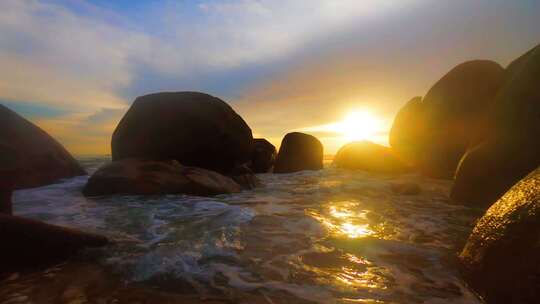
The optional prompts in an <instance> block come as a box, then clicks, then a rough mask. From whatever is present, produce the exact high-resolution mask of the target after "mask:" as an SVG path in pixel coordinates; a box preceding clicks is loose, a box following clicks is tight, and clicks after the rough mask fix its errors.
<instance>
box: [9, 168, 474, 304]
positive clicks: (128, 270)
mask: <svg viewBox="0 0 540 304" xmlns="http://www.w3.org/2000/svg"><path fill="white" fill-rule="evenodd" d="M79 160H80V161H81V163H82V164H83V165H84V166H85V168H86V169H87V171H88V172H93V171H95V170H96V168H98V167H99V166H100V165H102V164H103V163H105V162H107V161H108V160H109V159H108V158H107V157H84V158H80V159H79ZM258 178H259V179H260V180H261V181H262V184H263V186H262V187H260V188H257V189H255V190H250V191H243V192H241V193H237V194H230V195H219V196H215V197H195V196H186V195H159V196H134V195H114V196H104V197H92V198H86V197H84V196H83V195H82V194H81V189H82V188H83V186H84V184H85V182H86V181H87V179H88V176H80V177H75V178H71V179H66V180H63V181H60V182H59V183H57V184H53V185H49V186H46V187H40V188H34V189H27V190H21V191H17V192H16V193H15V195H14V213H15V214H17V215H20V216H24V217H28V218H33V219H38V220H42V221H45V222H47V223H51V224H57V225H63V226H69V227H75V228H79V229H82V230H84V231H90V232H95V233H100V234H103V235H106V236H108V237H109V238H110V239H111V240H113V243H112V244H111V245H109V246H107V247H105V248H101V249H97V250H89V251H87V252H83V253H82V254H81V255H80V256H78V257H76V258H74V259H72V260H70V261H68V262H64V263H62V264H59V265H55V266H52V267H49V268H46V269H41V270H39V271H35V272H30V273H14V274H11V275H9V276H7V277H6V278H3V281H0V302H1V303H199V302H201V303H270V304H272V303H276V304H277V303H480V301H479V300H478V299H477V297H476V296H475V295H474V294H473V293H472V292H471V291H470V290H469V289H468V288H467V287H466V285H465V283H464V282H463V280H462V278H461V277H460V274H459V270H458V269H459V267H458V262H457V254H458V253H459V251H460V249H461V248H462V246H463V244H464V242H465V241H466V239H467V236H468V234H469V233H470V231H471V229H472V225H473V223H474V220H475V218H477V217H478V216H479V215H480V214H479V211H477V210H473V209H470V208H467V207H465V206H462V205H459V204H455V203H452V202H451V201H449V199H448V191H449V188H450V185H451V182H450V181H446V180H436V179H428V178H425V177H421V176H418V175H415V174H409V175H400V176H391V175H381V174H371V173H367V172H362V171H347V170H341V169H337V168H334V167H332V166H331V165H329V164H327V165H326V166H325V169H323V170H320V171H304V172H299V173H293V174H279V175H277V174H276V175H273V174H261V175H258ZM396 183H415V184H417V185H419V186H420V188H421V192H420V194H417V195H403V194H397V193H394V192H393V191H392V185H393V184H396ZM35 254H36V255H39V252H36V253H35Z"/></svg>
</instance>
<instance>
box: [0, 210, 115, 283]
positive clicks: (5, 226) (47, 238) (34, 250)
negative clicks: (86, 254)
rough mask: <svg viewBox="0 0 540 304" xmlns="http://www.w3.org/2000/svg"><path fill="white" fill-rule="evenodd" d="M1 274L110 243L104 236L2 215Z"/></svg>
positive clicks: (44, 263) (39, 264) (59, 259)
mask: <svg viewBox="0 0 540 304" xmlns="http://www.w3.org/2000/svg"><path fill="white" fill-rule="evenodd" d="M0 242H1V243H2V244H4V245H3V246H2V250H0V261H2V263H0V273H1V272H4V271H18V270H22V269H31V268H34V267H37V266H41V265H46V264H49V263H55V262H59V261H61V260H63V259H66V258H68V257H70V256H72V255H74V254H76V253H77V252H78V251H80V250H81V249H83V248H87V247H100V246H104V245H106V244H107V243H108V239H107V238H106V237H104V236H100V235H96V234H92V233H87V232H82V231H78V230H75V229H70V228H64V227H59V226H54V225H49V224H46V223H42V222H39V221H35V220H30V219H25V218H22V217H18V216H11V215H5V214H0Z"/></svg>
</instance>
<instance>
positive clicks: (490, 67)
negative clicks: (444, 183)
mask: <svg viewBox="0 0 540 304" xmlns="http://www.w3.org/2000/svg"><path fill="white" fill-rule="evenodd" d="M503 81H504V69H503V68H502V67H501V66H500V65H499V64H497V63H495V62H492V61H487V60H475V61H468V62H465V63H462V64H460V65H458V66H456V67H455V68H453V69H452V70H451V71H450V72H448V73H447V74H446V75H444V76H443V77H442V78H441V79H440V80H439V81H437V83H435V85H434V86H433V87H432V88H431V89H430V90H429V91H428V93H427V94H426V96H425V97H424V98H423V100H422V102H419V100H418V98H416V99H413V100H412V101H410V102H409V103H408V104H407V105H406V106H405V108H404V109H403V110H402V111H400V114H399V115H398V116H397V117H396V120H395V124H396V126H395V127H393V128H392V132H391V141H390V143H391V144H392V147H393V148H394V149H395V150H396V151H397V152H398V153H399V155H402V157H403V158H404V159H405V160H408V161H410V162H411V163H413V164H415V165H416V166H417V167H418V168H419V169H420V170H421V171H422V172H423V173H425V174H426V175H428V176H432V177H439V178H451V177H453V176H454V173H455V170H456V167H457V165H458V163H459V160H460V159H461V157H462V156H463V154H464V153H465V152H466V150H467V148H468V147H470V146H471V145H475V144H477V143H478V142H480V141H482V140H483V139H484V137H485V134H484V133H485V132H486V130H487V129H488V124H489V117H490V114H491V107H492V104H493V102H494V99H495V95H496V94H497V92H498V90H499V88H500V87H501V85H502V83H503Z"/></svg>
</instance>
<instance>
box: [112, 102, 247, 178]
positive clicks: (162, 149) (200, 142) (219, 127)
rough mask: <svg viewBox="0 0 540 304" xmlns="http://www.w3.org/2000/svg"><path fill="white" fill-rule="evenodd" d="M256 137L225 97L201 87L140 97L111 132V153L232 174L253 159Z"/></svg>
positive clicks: (114, 155) (124, 157)
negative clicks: (188, 90) (208, 93)
mask: <svg viewBox="0 0 540 304" xmlns="http://www.w3.org/2000/svg"><path fill="white" fill-rule="evenodd" d="M252 144H253V137H252V134H251V129H250V128H249V127H248V125H247V124H246V123H245V121H244V120H243V119H242V117H240V116H239V115H238V114H236V112H235V111H234V110H233V109H232V108H231V107H230V106H229V105H228V104H227V103H225V102H224V101H223V100H221V99H219V98H216V97H213V96H210V95H207V94H203V93H198V92H171V93H156V94H150V95H145V96H142V97H138V98H137V99H136V100H135V102H134V103H133V105H132V106H131V108H130V109H129V110H128V112H127V113H126V114H125V116H124V117H123V118H122V120H121V121H120V123H119V124H118V126H117V127H116V130H115V131H114V133H113V136H112V143H111V148H112V158H113V160H121V159H126V158H146V159H154V160H167V159H176V160H178V161H179V162H180V163H182V164H184V165H186V166H194V167H200V168H205V169H209V170H213V171H217V172H220V173H222V174H228V173H229V172H230V171H231V170H232V169H233V168H234V167H236V166H238V165H242V164H245V163H248V162H249V161H250V159H251V149H252Z"/></svg>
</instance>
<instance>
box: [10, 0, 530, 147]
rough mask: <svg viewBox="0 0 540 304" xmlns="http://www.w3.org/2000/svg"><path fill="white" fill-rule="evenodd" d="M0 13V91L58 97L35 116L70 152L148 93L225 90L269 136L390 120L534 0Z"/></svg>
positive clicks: (507, 47)
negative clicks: (361, 116) (370, 114)
mask: <svg viewBox="0 0 540 304" xmlns="http://www.w3.org/2000/svg"><path fill="white" fill-rule="evenodd" d="M122 3H123V4H122ZM126 3H127V4H126ZM527 3H528V2H527ZM126 5H127V6H126ZM531 5H532V6H533V7H530V6H531ZM535 5H536V6H535ZM0 11H1V12H2V13H1V14H0V67H1V68H0V99H3V100H10V101H12V102H18V103H21V104H27V105H28V106H29V107H31V106H32V105H35V104H36V103H39V104H40V105H42V106H46V107H49V108H56V109H62V111H63V112H62V113H61V114H62V115H61V116H60V117H45V116H44V117H36V119H35V121H37V122H39V123H40V124H43V125H44V126H46V129H48V130H50V132H51V134H52V135H53V136H55V137H57V138H59V139H60V140H61V141H62V142H65V143H66V145H69V146H70V147H73V149H76V150H78V151H83V150H84V149H82V148H77V143H79V144H80V145H81V147H82V146H83V145H84V146H88V143H89V142H98V141H99V146H100V147H105V146H106V145H105V144H104V143H105V142H106V141H107V140H108V138H109V136H110V132H112V129H113V128H114V124H115V123H116V121H117V120H118V119H119V116H121V113H123V111H125V110H126V108H127V107H128V106H129V103H130V101H131V100H133V99H134V97H136V96H137V95H142V94H146V93H149V92H152V91H162V90H202V91H206V92H209V93H212V94H215V95H218V96H220V97H223V98H225V99H229V100H230V101H233V102H234V105H233V106H234V107H235V108H237V109H238V110H239V111H240V112H241V113H242V114H243V115H244V117H245V119H246V120H247V121H248V123H250V124H251V125H252V127H253V129H254V131H255V132H256V133H258V134H260V135H262V136H266V137H271V138H276V140H277V141H279V139H280V138H281V136H282V135H283V134H284V133H285V132H287V131H289V130H291V129H300V128H306V127H310V126H314V125H318V124H325V123H330V122H332V121H335V120H338V119H340V118H342V116H343V115H344V114H345V112H346V111H347V110H348V109H350V108H355V107H363V106H366V107H370V108H373V109H375V111H376V112H379V113H380V115H381V116H383V117H385V119H386V118H388V119H390V118H391V116H392V115H393V113H395V111H397V109H398V107H399V105H400V104H401V103H403V102H405V101H406V100H407V99H408V98H409V97H411V96H413V95H421V94H423V92H425V90H427V88H428V87H429V86H430V85H431V84H432V83H433V82H434V80H435V79H436V78H437V77H440V76H441V75H442V73H444V72H445V71H446V70H448V69H449V68H451V67H452V66H453V65H455V64H457V63H459V62H460V61H463V60H466V59H472V58H475V57H484V58H493V59H497V60H499V61H500V62H502V63H505V61H506V60H509V58H511V57H513V56H516V55H517V54H519V52H521V51H524V50H525V49H527V48H528V47H530V46H531V45H530V44H531V43H530V40H531V39H533V38H531V37H538V34H539V32H538V30H537V29H538V28H540V27H539V26H538V25H539V24H538V20H540V19H539V18H538V17H539V16H537V15H538V11H539V10H538V6H537V4H534V3H532V4H530V5H525V4H524V3H522V4H521V5H515V3H514V2H509V1H502V0H490V1H487V0H479V1H474V2H470V1H465V0H456V1H452V2H445V3H442V2H439V1H436V2H433V1H428V0H402V1H396V0H363V1H357V0H336V1H326V0H297V1H285V0H222V1H216V0H208V1H172V0H170V1H159V2H140V3H138V4H137V5H132V4H131V3H129V2H124V1H121V2H111V3H110V4H108V5H107V6H105V7H104V6H98V5H95V4H92V2H89V1H84V0H75V1H71V0H68V1H62V0H57V1H37V0H3V1H0ZM501 12H504V14H502V13H501ZM535 12H536V13H535ZM534 42H536V41H534ZM534 42H533V43H534ZM526 44H529V45H526ZM516 50H519V51H516ZM471 57H472V58H471ZM36 111H38V110H37V108H36V109H34V111H31V110H28V112H33V113H35V112H36ZM49 116H50V115H49ZM98 136H103V137H104V138H105V139H99V140H98ZM107 146H108V144H107ZM100 149H102V148H100ZM94 150H95V149H94Z"/></svg>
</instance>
